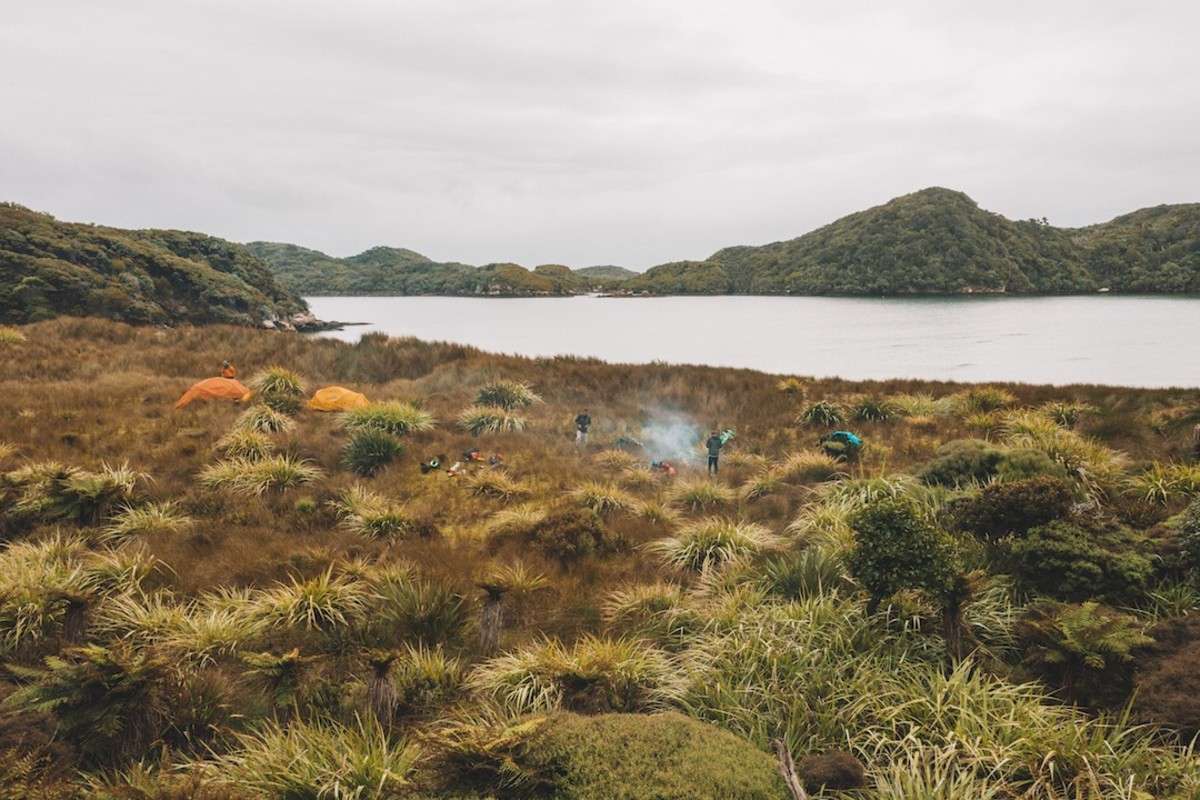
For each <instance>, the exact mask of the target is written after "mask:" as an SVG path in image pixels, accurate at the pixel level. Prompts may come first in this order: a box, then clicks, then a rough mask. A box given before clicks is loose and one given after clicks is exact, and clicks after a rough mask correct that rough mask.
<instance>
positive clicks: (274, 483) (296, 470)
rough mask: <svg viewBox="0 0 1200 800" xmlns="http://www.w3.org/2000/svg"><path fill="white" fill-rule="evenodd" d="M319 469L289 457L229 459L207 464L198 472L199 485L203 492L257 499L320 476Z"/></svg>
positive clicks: (321, 474)
mask: <svg viewBox="0 0 1200 800" xmlns="http://www.w3.org/2000/svg"><path fill="white" fill-rule="evenodd" d="M323 474H324V473H322V471H321V470H320V468H318V467H316V466H313V465H312V464H310V463H308V462H307V461H302V460H296V459H293V458H292V457H290V456H275V457H273V458H264V459H262V460H260V461H250V460H248V459H245V458H231V459H228V460H226V461H218V462H217V463H216V464H210V465H209V466H207V467H205V468H204V469H203V470H201V471H200V475H199V478H198V480H199V482H200V485H201V486H203V487H204V488H206V489H228V490H230V491H232V492H237V493H239V494H251V495H261V494H263V493H264V492H266V491H267V490H268V489H273V490H278V491H283V490H285V489H291V488H294V487H296V486H301V485H303V484H305V483H310V482H312V481H315V480H317V479H319V478H321V477H322V476H323Z"/></svg>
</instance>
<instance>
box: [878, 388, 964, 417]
mask: <svg viewBox="0 0 1200 800" xmlns="http://www.w3.org/2000/svg"><path fill="white" fill-rule="evenodd" d="M886 399H887V402H889V403H890V404H891V405H893V406H895V407H896V408H898V409H900V413H901V414H902V415H903V416H905V417H921V418H926V419H929V418H936V417H946V416H949V415H951V414H953V413H954V402H953V400H952V399H951V398H949V397H934V396H933V395H931V394H928V393H925V392H919V393H916V394H894V395H891V396H889V397H888V398H886Z"/></svg>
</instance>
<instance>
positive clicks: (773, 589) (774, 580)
mask: <svg viewBox="0 0 1200 800" xmlns="http://www.w3.org/2000/svg"><path fill="white" fill-rule="evenodd" d="M758 584H759V585H760V586H761V587H762V588H763V589H765V590H766V591H767V592H769V593H770V594H774V595H778V596H781V597H785V598H787V599H789V600H808V599H810V598H814V597H820V596H821V595H823V594H826V593H827V592H839V591H840V592H842V593H843V595H845V594H846V593H848V592H852V591H853V590H854V581H853V579H852V578H851V577H850V571H849V569H848V568H847V566H846V561H845V559H844V558H843V557H842V555H841V554H840V553H839V552H838V551H836V550H832V549H827V548H824V547H809V548H806V549H804V550H802V551H800V552H799V553H794V552H793V553H781V554H779V555H773V556H770V557H768V558H767V559H766V561H765V562H764V563H763V565H762V567H761V569H760V570H759V577H758Z"/></svg>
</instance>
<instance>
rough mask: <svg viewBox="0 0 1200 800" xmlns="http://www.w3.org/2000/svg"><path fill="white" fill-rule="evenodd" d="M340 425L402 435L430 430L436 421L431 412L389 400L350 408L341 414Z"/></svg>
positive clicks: (353, 429)
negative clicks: (363, 406)
mask: <svg viewBox="0 0 1200 800" xmlns="http://www.w3.org/2000/svg"><path fill="white" fill-rule="evenodd" d="M342 425H343V426H344V427H345V428H346V429H347V430H351V431H358V430H367V429H371V430H377V431H382V432H384V433H390V434H393V435H395V436H403V435H405V434H408V433H420V432H422V431H431V430H433V429H434V427H436V422H435V421H434V418H433V415H432V414H430V413H429V412H428V411H425V410H424V409H422V408H418V407H417V406H415V405H413V404H412V403H402V402H399V401H390V402H387V403H373V404H371V405H369V406H366V407H365V408H354V409H351V410H349V411H347V412H346V413H345V414H343V415H342Z"/></svg>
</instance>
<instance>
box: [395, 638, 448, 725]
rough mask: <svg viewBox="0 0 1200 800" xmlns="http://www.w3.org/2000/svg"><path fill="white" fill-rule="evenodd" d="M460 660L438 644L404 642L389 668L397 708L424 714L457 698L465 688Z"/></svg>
mask: <svg viewBox="0 0 1200 800" xmlns="http://www.w3.org/2000/svg"><path fill="white" fill-rule="evenodd" d="M465 681H466V668H465V667H464V665H463V662H462V661H461V660H459V659H457V658H454V657H453V656H450V655H447V654H446V652H445V651H444V650H443V649H442V648H441V647H427V646H425V645H423V644H418V645H417V646H415V647H414V646H413V645H411V644H405V645H404V648H403V649H402V650H401V651H400V654H399V658H397V659H396V663H395V665H394V666H393V668H392V683H393V685H394V686H395V687H396V711H397V712H398V713H400V714H401V715H405V716H407V715H413V714H426V713H429V712H431V711H434V710H436V709H438V708H442V707H444V706H446V705H449V704H450V703H453V702H454V701H456V700H458V699H459V698H460V697H461V696H462V694H463V693H464V691H465V688H464V683H465Z"/></svg>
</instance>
